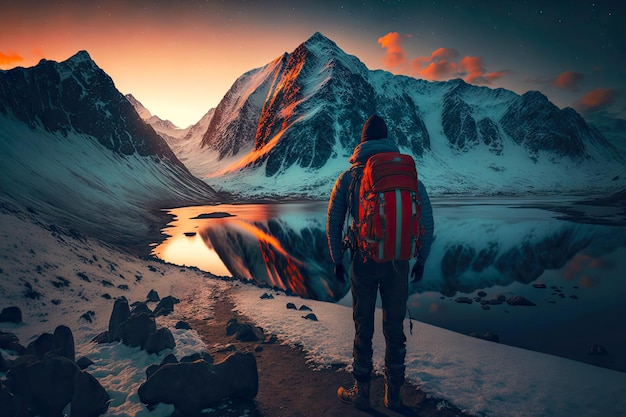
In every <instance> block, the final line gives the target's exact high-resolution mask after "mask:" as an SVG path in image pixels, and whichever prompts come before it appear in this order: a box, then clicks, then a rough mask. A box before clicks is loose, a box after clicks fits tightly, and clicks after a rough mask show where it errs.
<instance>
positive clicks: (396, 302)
mask: <svg viewBox="0 0 626 417" xmlns="http://www.w3.org/2000/svg"><path fill="white" fill-rule="evenodd" d="M380 152H398V147H397V145H396V144H395V142H394V141H393V140H391V139H389V138H387V125H386V124H385V121H384V120H383V119H382V118H380V117H379V116H376V115H372V116H370V118H369V119H367V121H366V122H365V124H364V125H363V131H362V133H361V142H360V143H359V145H357V146H356V148H355V149H354V153H353V154H352V156H351V158H350V163H351V164H353V165H352V168H351V169H350V170H347V171H345V172H343V173H342V174H341V175H340V176H339V178H337V181H336V183H335V186H334V188H333V191H332V193H331V196H330V202H329V205H328V215H327V221H326V235H327V238H328V245H329V249H330V254H331V258H332V260H333V262H334V264H335V275H336V277H337V279H338V280H340V281H343V280H344V279H345V269H344V266H343V262H342V260H343V246H342V245H343V228H344V222H345V221H346V213H347V212H348V211H351V213H350V215H351V217H352V218H354V219H356V218H358V211H359V189H358V188H359V183H358V181H355V180H354V179H353V177H354V176H355V175H356V171H358V170H359V169H362V168H361V166H363V165H364V164H365V162H366V161H367V159H368V158H369V157H370V156H372V155H374V154H377V153H380ZM418 193H419V197H420V200H421V205H422V223H423V226H424V229H425V234H424V236H423V239H422V243H421V247H420V250H419V256H418V258H417V260H416V262H415V265H414V266H413V269H412V270H411V277H412V280H413V281H418V280H420V279H421V278H422V274H423V272H424V262H425V261H426V258H427V257H428V253H429V251H430V245H431V242H432V236H433V227H434V224H433V217H432V208H431V206H430V200H429V198H428V194H427V192H426V188H425V187H424V186H423V185H422V183H421V181H420V182H419V189H418ZM351 255H352V260H351V271H350V279H351V281H350V284H351V291H352V299H353V318H354V327H355V337H354V350H353V372H352V373H353V376H354V385H353V386H352V387H351V388H344V387H339V389H338V391H337V395H338V397H339V399H340V400H342V401H343V402H346V403H351V404H353V405H354V406H356V407H357V408H360V409H367V408H369V407H370V401H369V391H370V378H371V373H372V370H373V362H372V356H373V350H372V337H373V334H374V311H375V308H376V298H377V293H378V291H379V290H380V295H381V301H382V310H383V333H384V335H385V343H386V349H385V399H384V402H385V406H386V407H388V408H390V409H394V410H399V409H401V407H402V404H401V400H400V388H401V386H402V384H403V383H404V374H405V364H404V361H405V356H406V337H405V335H404V328H403V324H404V316H405V312H406V303H407V299H408V288H409V283H408V275H409V261H406V260H405V261H402V260H400V261H390V262H380V263H379V262H375V261H373V260H371V259H367V257H366V256H365V255H364V253H363V252H361V251H360V250H356V251H353V253H352V254H351Z"/></svg>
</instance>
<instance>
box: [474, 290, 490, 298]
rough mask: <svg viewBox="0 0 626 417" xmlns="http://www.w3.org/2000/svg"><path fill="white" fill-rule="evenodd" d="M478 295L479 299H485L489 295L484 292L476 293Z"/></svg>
mask: <svg viewBox="0 0 626 417" xmlns="http://www.w3.org/2000/svg"><path fill="white" fill-rule="evenodd" d="M476 295H477V296H479V297H481V298H483V297H486V296H487V293H486V292H484V291H478V292H477V293H476Z"/></svg>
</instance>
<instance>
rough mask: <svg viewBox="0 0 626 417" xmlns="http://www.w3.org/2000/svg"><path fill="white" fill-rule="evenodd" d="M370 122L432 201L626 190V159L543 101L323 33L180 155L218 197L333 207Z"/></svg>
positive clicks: (237, 97)
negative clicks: (425, 70)
mask: <svg viewBox="0 0 626 417" xmlns="http://www.w3.org/2000/svg"><path fill="white" fill-rule="evenodd" d="M372 113H378V114H380V115H381V116H383V117H384V118H385V119H386V121H387V124H388V126H389V131H390V136H391V137H392V138H394V139H395V140H396V141H397V142H398V144H399V145H400V147H401V149H402V151H403V152H406V153H410V154H412V155H413V156H414V157H415V158H416V160H417V162H418V168H419V170H420V174H421V176H422V178H423V179H424V182H425V183H426V184H427V185H428V187H429V189H430V190H431V191H432V192H433V193H437V194H445V193H472V194H497V193H505V194H517V193H529V192H530V193H559V192H589V191H596V192H606V191H615V190H618V189H621V188H623V187H624V184H626V173H625V171H626V170H625V169H624V158H623V155H620V154H619V153H618V152H616V151H615V148H614V147H613V146H612V145H611V144H610V143H609V142H608V141H607V140H606V139H605V138H604V137H603V136H602V135H601V134H600V133H599V132H598V131H597V130H596V129H593V128H591V127H590V126H588V125H587V124H586V123H585V121H584V120H583V119H582V117H580V116H579V115H578V114H577V113H576V112H575V111H574V110H572V109H564V110H560V109H558V108H557V107H556V106H555V105H553V104H552V103H550V102H549V101H548V100H547V98H546V97H545V96H543V95H542V94H540V93H538V92H528V93H526V94H523V95H521V96H520V95H518V94H516V93H514V92H512V91H507V90H504V89H495V90H494V89H490V88H487V87H476V86H473V85H469V84H466V83H465V82H463V81H462V80H452V81H448V82H427V81H424V80H418V79H413V78H410V77H405V76H394V75H392V74H390V73H388V72H385V71H370V70H368V69H367V68H366V67H365V65H364V64H363V63H361V62H360V61H359V60H358V58H356V57H354V56H350V55H347V54H346V53H344V52H343V51H342V50H341V49H340V48H339V47H338V46H337V45H336V44H335V43H334V42H333V41H331V40H330V39H328V38H326V37H324V36H323V35H322V34H320V33H316V34H315V35H313V36H312V37H311V38H310V39H309V40H307V41H306V42H304V43H303V44H302V45H300V46H299V47H298V48H296V49H295V50H294V51H293V52H292V53H290V54H287V53H286V54H284V55H283V56H281V57H278V58H277V59H275V60H274V61H272V62H271V63H269V64H268V65H266V66H265V67H262V68H258V69H256V70H252V71H250V72H248V73H246V74H244V75H242V76H241V77H240V78H239V79H238V80H237V81H236V82H235V84H234V85H233V87H232V88H231V90H230V91H229V92H228V93H227V94H226V96H225V97H224V100H223V101H222V102H221V103H220V104H219V105H218V107H217V108H216V111H215V116H214V117H213V119H212V120H211V123H210V125H209V128H208V130H207V132H206V133H205V135H204V138H203V140H202V143H201V146H199V147H197V148H195V149H185V150H178V152H177V155H178V156H179V157H180V158H181V159H185V160H186V161H187V162H186V164H187V166H188V168H189V169H190V171H192V172H193V173H194V174H195V175H196V176H199V177H201V178H204V179H205V180H206V181H207V182H208V183H209V184H211V185H214V186H216V187H219V188H220V189H224V190H228V191H233V192H238V193H240V194H242V195H245V196H254V197H265V196H267V195H275V196H291V195H300V196H307V197H315V198H320V197H322V198H326V197H327V196H328V194H329V192H330V189H331V187H332V184H333V181H334V179H335V178H336V177H337V175H338V174H339V172H341V171H342V170H344V169H346V168H347V166H348V163H347V159H348V158H349V156H350V154H351V153H352V150H353V148H354V146H355V145H356V144H357V143H358V140H359V138H360V132H361V129H362V126H363V122H364V121H365V119H366V118H367V117H368V116H369V115H370V114H372ZM191 154H194V155H196V158H195V159H194V160H191V159H188V158H187V155H191ZM197 155H202V158H203V160H204V161H205V162H203V163H202V165H200V164H199V163H197V162H196V161H198V160H199V159H200V158H198V157H197Z"/></svg>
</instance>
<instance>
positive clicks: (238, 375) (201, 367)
mask: <svg viewBox="0 0 626 417" xmlns="http://www.w3.org/2000/svg"><path fill="white" fill-rule="evenodd" d="M258 388H259V380H258V371H257V366H256V359H255V358H254V355H253V354H252V353H246V354H243V353H238V352H236V353H233V354H232V355H230V356H228V357H226V358H225V359H224V360H223V361H222V362H220V363H217V364H214V365H212V364H209V363H207V362H205V361H202V360H200V361H195V362H181V363H177V364H167V365H164V366H163V367H161V368H160V369H159V370H158V371H156V372H155V373H154V374H153V375H152V376H151V377H150V378H149V379H148V380H147V381H146V382H145V383H143V384H142V385H141V386H140V387H139V398H140V400H141V401H142V402H143V403H144V404H147V405H149V406H150V405H156V404H158V403H160V402H162V403H165V404H173V405H174V407H175V408H176V409H177V410H179V411H180V412H181V413H183V414H194V413H199V412H200V411H201V410H202V409H205V408H208V407H210V406H212V405H215V404H217V403H219V402H220V401H222V400H223V399H225V398H227V397H229V398H232V399H236V398H243V399H253V398H254V397H255V396H256V395H257V392H258Z"/></svg>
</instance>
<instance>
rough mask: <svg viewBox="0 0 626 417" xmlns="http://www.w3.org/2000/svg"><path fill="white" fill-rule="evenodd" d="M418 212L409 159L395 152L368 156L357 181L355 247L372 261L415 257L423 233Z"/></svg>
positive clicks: (411, 163) (412, 165)
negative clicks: (357, 205)
mask: <svg viewBox="0 0 626 417" xmlns="http://www.w3.org/2000/svg"><path fill="white" fill-rule="evenodd" d="M421 211H422V207H421V204H420V199H419V193H418V180H417V170H416V168H415V161H414V160H413V158H412V157H411V156H409V155H404V154H401V153H398V152H384V153H378V154H375V155H373V156H371V157H370V158H369V159H368V160H367V162H366V163H365V167H364V168H363V173H362V176H361V180H360V190H359V216H358V219H355V221H354V223H353V229H354V230H353V231H354V237H355V239H354V240H355V242H354V244H355V246H356V247H357V248H358V249H360V250H361V251H362V252H363V253H364V254H365V255H366V257H367V258H368V259H373V260H374V261H376V262H387V261H392V260H400V259H401V260H408V259H411V258H413V257H416V256H417V252H418V250H419V248H420V243H421V238H422V236H423V234H424V228H423V226H422V224H421Z"/></svg>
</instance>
